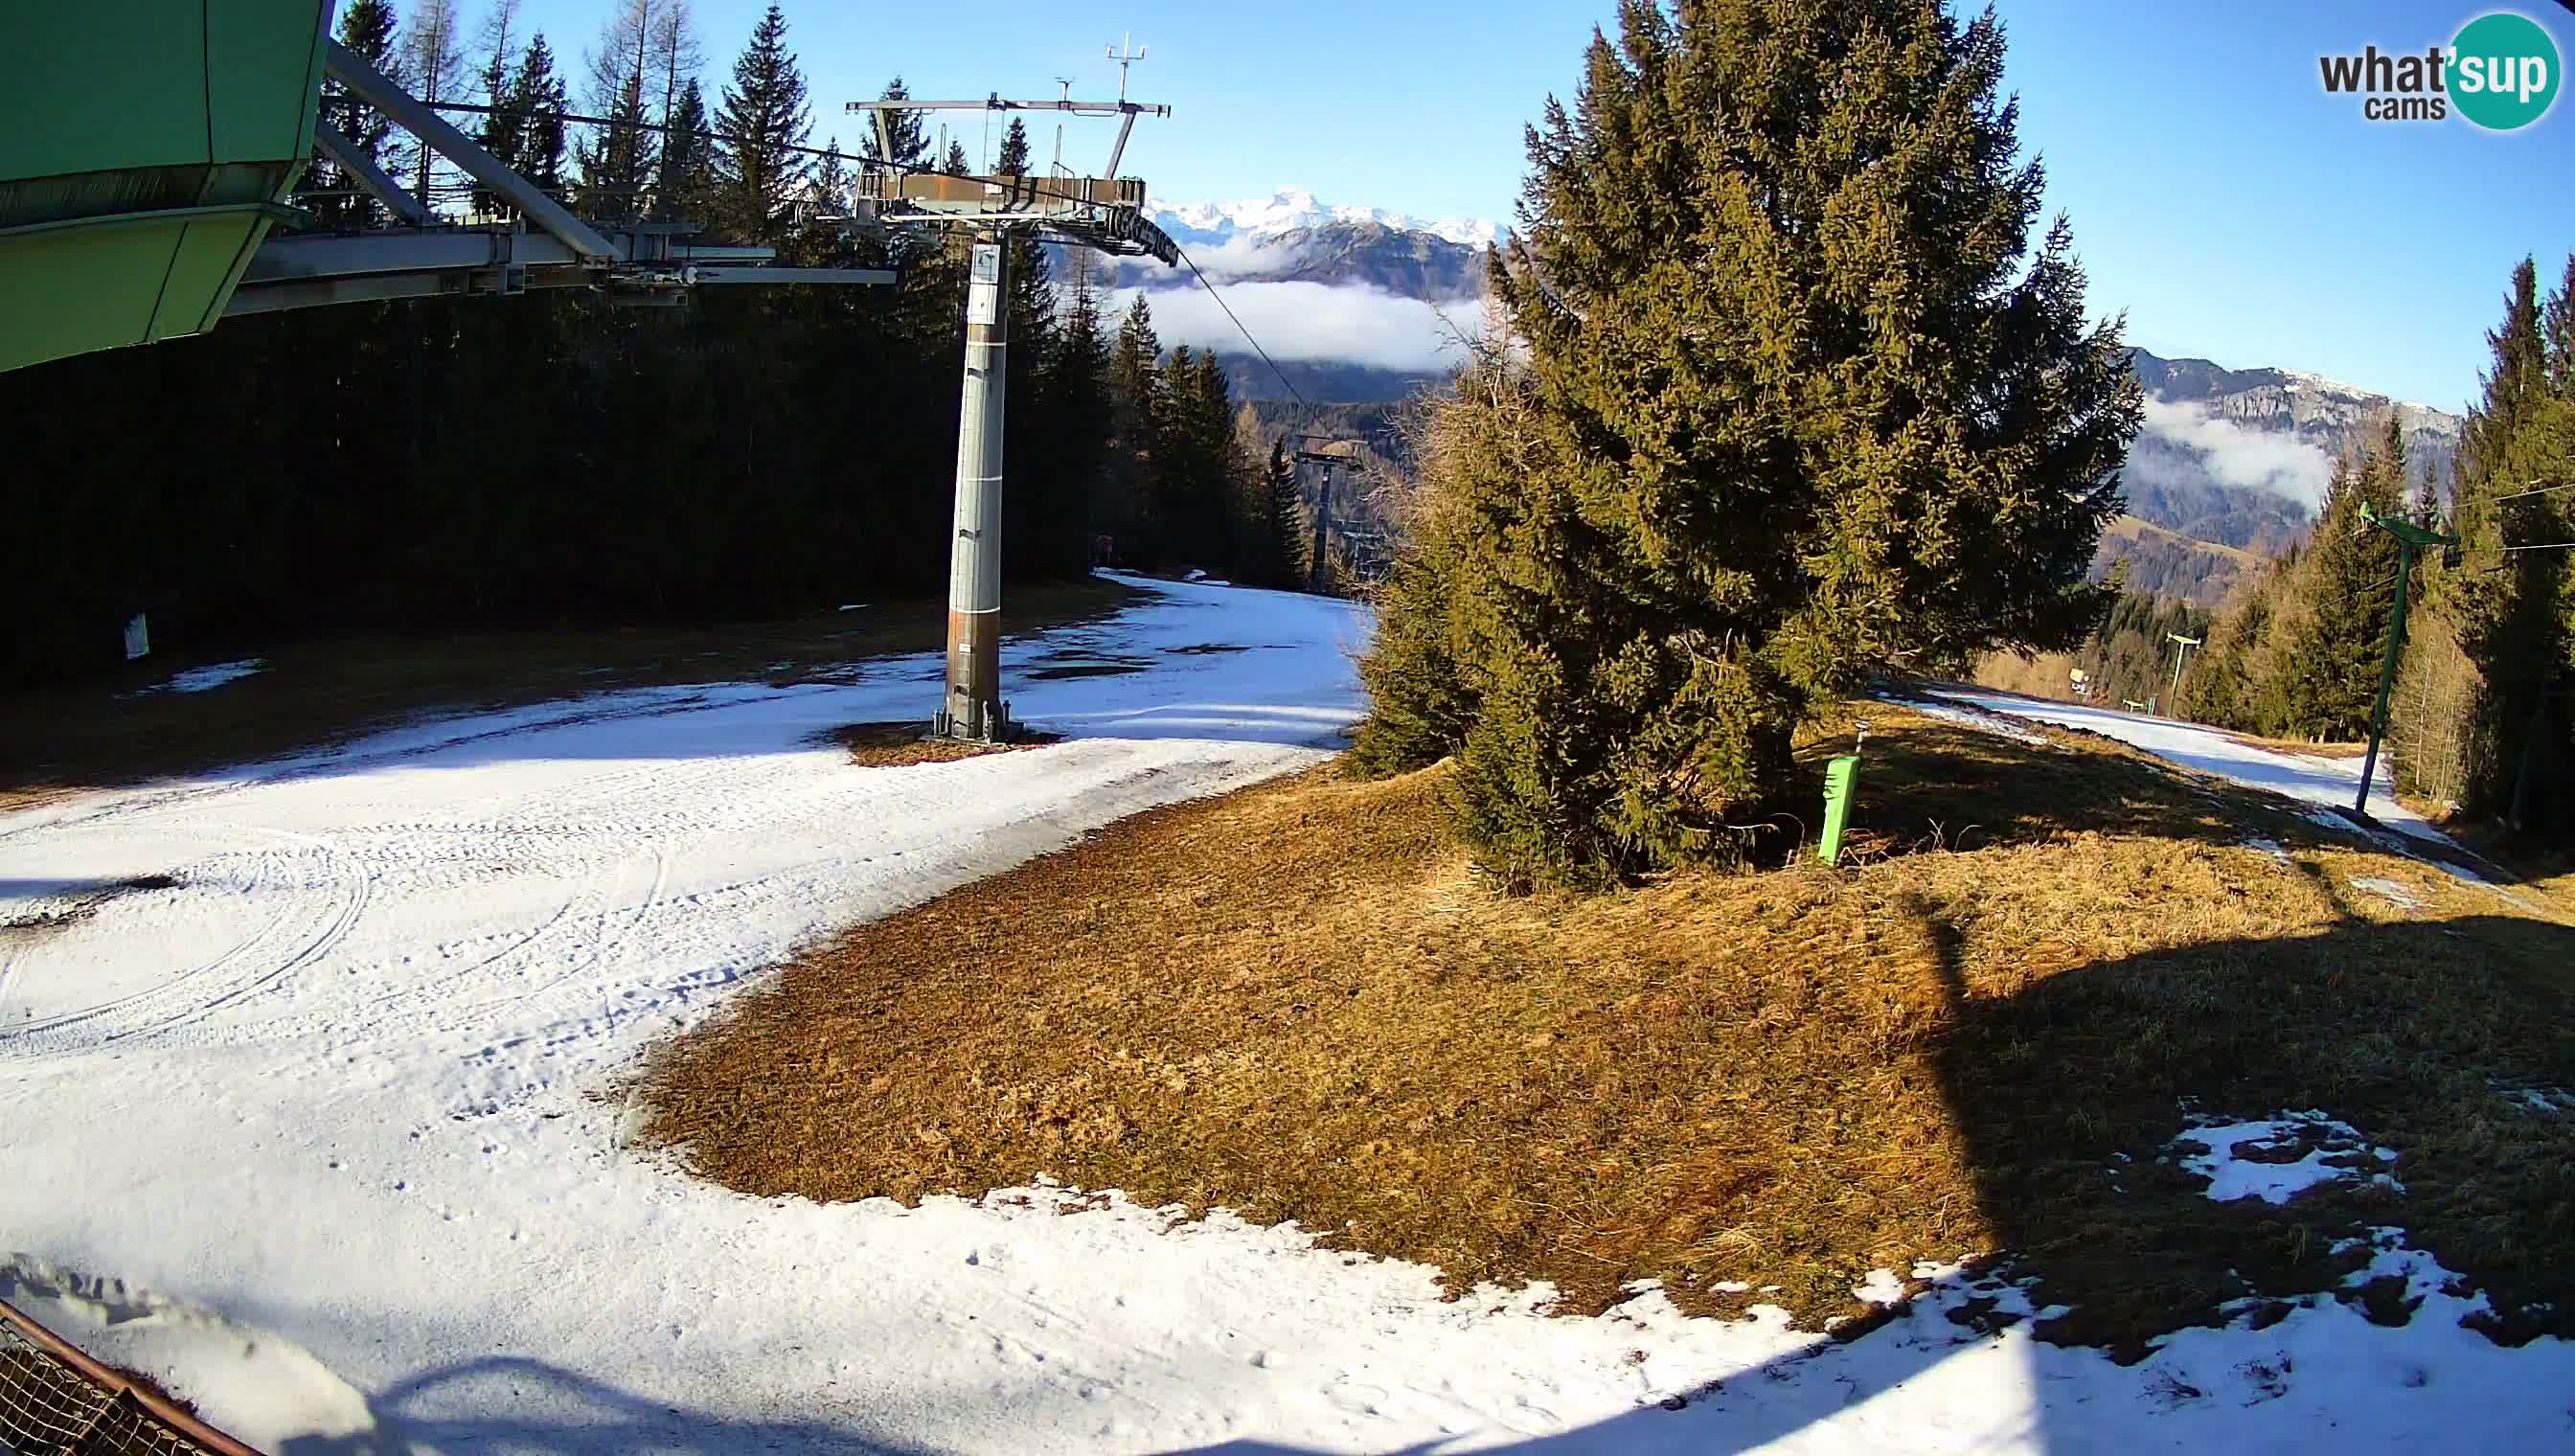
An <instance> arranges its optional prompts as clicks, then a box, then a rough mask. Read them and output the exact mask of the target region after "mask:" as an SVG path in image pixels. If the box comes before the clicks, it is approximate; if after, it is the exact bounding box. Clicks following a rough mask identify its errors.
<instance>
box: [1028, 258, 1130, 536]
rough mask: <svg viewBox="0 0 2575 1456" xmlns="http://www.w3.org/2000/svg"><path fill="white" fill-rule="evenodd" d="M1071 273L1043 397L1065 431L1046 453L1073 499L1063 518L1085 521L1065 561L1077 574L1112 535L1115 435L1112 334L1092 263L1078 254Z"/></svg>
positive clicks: (1042, 384) (1062, 487)
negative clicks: (1096, 541) (1108, 495)
mask: <svg viewBox="0 0 2575 1456" xmlns="http://www.w3.org/2000/svg"><path fill="white" fill-rule="evenodd" d="M1070 267H1071V271H1072V279H1071V281H1070V283H1069V285H1068V286H1067V288H1066V289H1065V294H1064V304H1063V310H1062V312H1061V314H1060V315H1059V316H1058V318H1057V321H1056V323H1055V326H1054V328H1053V330H1052V337H1053V339H1054V341H1055V344H1054V348H1052V349H1051V350H1049V351H1048V354H1047V357H1046V359H1045V361H1044V363H1043V366H1042V367H1043V368H1044V370H1045V371H1046V373H1045V378H1044V379H1043V380H1042V381H1041V382H1040V384H1039V393H1040V394H1041V395H1042V396H1043V397H1044V398H1045V399H1046V401H1047V410H1048V415H1049V417H1050V419H1052V420H1053V421H1054V422H1055V424H1056V428H1057V429H1058V431H1060V432H1061V433H1060V434H1058V435H1057V437H1056V439H1055V441H1054V443H1053V446H1052V448H1051V449H1050V450H1049V452H1048V454H1049V455H1050V457H1051V458H1052V460H1053V461H1054V471H1053V474H1054V478H1055V480H1056V482H1057V488H1058V489H1060V490H1062V491H1064V492H1066V493H1067V496H1068V500H1067V501H1066V503H1065V514H1066V516H1067V517H1068V518H1069V519H1073V520H1078V521H1080V522H1081V523H1082V524H1081V528H1080V530H1081V535H1082V542H1081V544H1080V549H1079V554H1078V555H1074V554H1070V553H1069V554H1068V555H1067V557H1066V559H1065V565H1066V566H1067V567H1068V568H1069V569H1079V568H1080V567H1082V566H1084V565H1088V564H1091V562H1092V539H1093V538H1095V537H1098V536H1100V535H1103V534H1105V533H1108V532H1110V531H1111V530H1112V528H1111V526H1110V525H1109V522H1110V519H1111V516H1110V512H1109V510H1108V507H1107V503H1106V501H1105V499H1104V489H1105V482H1106V479H1107V475H1108V462H1109V434H1110V429H1111V419H1110V403H1109V335H1108V330H1107V327H1106V325H1105V323H1104V322H1103V320H1102V319H1101V316H1100V291H1099V289H1098V288H1096V287H1095V286H1094V285H1093V283H1092V269H1091V265H1090V262H1089V260H1088V259H1086V258H1084V257H1082V256H1081V255H1080V254H1076V255H1075V257H1074V258H1073V260H1072V262H1071V264H1070Z"/></svg>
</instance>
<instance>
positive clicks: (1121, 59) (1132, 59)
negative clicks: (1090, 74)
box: [1102, 30, 1145, 101]
mask: <svg viewBox="0 0 2575 1456" xmlns="http://www.w3.org/2000/svg"><path fill="white" fill-rule="evenodd" d="M1102 49H1103V50H1106V51H1107V52H1108V53H1109V59H1111V60H1113V61H1116V62H1117V63H1118V99H1119V100H1121V101H1124V100H1126V99H1127V68H1128V67H1129V66H1132V65H1134V64H1136V63H1137V62H1138V61H1141V60H1143V59H1145V47H1143V46H1140V45H1138V44H1136V32H1134V31H1132V30H1131V31H1129V32H1127V33H1126V35H1124V36H1122V37H1120V38H1119V41H1118V44H1116V45H1114V46H1104V47H1102Z"/></svg>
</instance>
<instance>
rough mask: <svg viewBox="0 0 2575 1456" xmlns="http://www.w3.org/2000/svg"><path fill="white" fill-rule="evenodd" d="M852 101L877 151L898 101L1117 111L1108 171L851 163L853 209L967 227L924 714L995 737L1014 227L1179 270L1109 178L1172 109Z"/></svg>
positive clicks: (999, 720)
mask: <svg viewBox="0 0 2575 1456" xmlns="http://www.w3.org/2000/svg"><path fill="white" fill-rule="evenodd" d="M1120 90H1121V92H1122V94H1121V95H1120V97H1119V99H1118V100H1116V101H1076V100H1073V99H1071V98H1070V97H1066V98H1063V99H1059V100H1052V101H1006V100H1004V99H1002V98H1001V97H1000V96H998V95H995V96H990V97H986V98H985V99H984V100H982V101H914V100H910V99H908V98H907V99H901V100H883V101H853V102H851V103H849V105H848V107H847V108H846V109H847V110H849V111H851V112H869V113H873V114H874V115H873V120H874V123H875V128H876V134H877V155H878V156H880V157H884V158H891V157H892V156H893V155H894V145H893V138H892V136H891V135H890V128H889V126H888V125H887V116H888V114H889V113H892V112H902V111H982V112H987V113H990V112H996V111H1011V112H1018V111H1032V112H1050V111H1051V112H1056V113H1058V114H1060V115H1065V116H1097V117H1112V116H1114V117H1117V118H1118V120H1119V128H1118V141H1117V145H1116V147H1115V148H1114V149H1113V150H1112V151H1111V152H1110V157H1109V169H1108V170H1109V172H1110V174H1111V175H1109V176H1106V177H1077V176H1073V175H1070V174H1068V173H1065V172H1064V171H1063V170H1062V169H1061V168H1059V169H1057V171H1056V173H1055V175H1051V176H1045V177H1019V176H1013V175H1011V174H1009V173H1000V174H989V175H981V176H968V177H957V176H951V175H949V174H947V173H941V172H928V171H918V170H911V169H906V168H902V167H900V166H895V165H889V164H888V163H885V162H877V163H872V164H868V165H867V166H866V169H865V170H864V171H862V172H861V173H860V174H859V206H860V208H861V210H863V211H865V212H868V213H871V214H873V216H874V217H875V219H876V221H877V222H879V223H881V224H886V225H912V226H922V227H931V228H937V229H940V230H942V231H959V232H964V233H966V234H967V235H968V236H969V237H970V238H971V239H972V240H973V241H972V244H971V247H972V250H973V251H972V254H971V256H970V260H969V268H968V273H967V284H966V378H965V389H964V391H963V393H962V394H961V396H960V398H959V401H958V408H957V510H956V518H955V519H956V525H955V531H954V534H953V535H952V537H951V538H950V543H949V551H950V555H949V567H948V683H947V691H946V694H945V696H944V697H943V698H942V700H941V703H940V707H939V711H938V713H937V714H935V715H934V716H933V717H932V719H931V725H930V730H931V733H932V734H933V735H934V736H937V737H948V738H965V739H969V740H972V741H976V742H1001V741H1005V740H1007V739H1009V738H1011V737H1013V736H1014V735H1015V733H1016V728H1017V726H1016V725H1014V724H1013V723H1012V722H1011V712H1010V705H1009V704H1008V703H1006V702H1004V701H1003V699H1002V631H1001V628H1002V534H1001V533H1002V478H1003V476H1002V419H1003V412H1004V409H1005V408H1006V406H1007V403H1008V402H1007V401H1006V399H1005V398H1004V396H1005V394H1006V393H1007V390H1008V385H1009V380H1010V374H1009V371H1008V368H1007V360H1008V358H1009V351H1010V318H1011V316H1010V297H1011V289H1010V283H1011V277H1010V272H1011V245H1012V243H1013V241H1014V240H1015V239H1016V238H1017V237H1019V236H1021V235H1027V236H1031V237H1034V238H1036V239H1038V240H1040V241H1042V242H1048V243H1056V244H1060V245H1064V246H1067V247H1077V248H1089V249H1091V250H1093V251H1095V252H1099V253H1106V254H1111V255H1113V256H1124V257H1143V258H1155V259H1159V260H1161V261H1162V262H1163V263H1164V264H1166V265H1169V266H1174V267H1177V266H1178V265H1179V263H1180V249H1179V248H1178V247H1177V246H1176V245H1175V244H1174V243H1173V242H1172V240H1171V238H1170V236H1169V235H1167V234H1165V233H1164V232H1163V230H1162V229H1161V228H1158V227H1156V226H1155V225H1154V224H1153V223H1152V222H1150V221H1148V220H1147V219H1146V217H1145V184H1144V182H1143V180H1142V179H1139V178H1134V177H1120V176H1117V175H1116V173H1117V169H1118V163H1119V161H1120V160H1121V159H1122V158H1124V157H1125V156H1126V152H1127V137H1128V134H1129V132H1131V131H1132V130H1134V128H1135V125H1136V118H1138V117H1140V116H1157V117H1162V116H1170V115H1171V114H1172V109H1171V108H1170V107H1168V106H1149V105H1145V104H1143V103H1140V102H1134V101H1129V100H1127V99H1126V97H1125V95H1124V94H1123V92H1124V90H1125V88H1124V87H1121V88H1120Z"/></svg>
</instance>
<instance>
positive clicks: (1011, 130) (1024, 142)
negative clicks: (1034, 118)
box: [993, 116, 1029, 177]
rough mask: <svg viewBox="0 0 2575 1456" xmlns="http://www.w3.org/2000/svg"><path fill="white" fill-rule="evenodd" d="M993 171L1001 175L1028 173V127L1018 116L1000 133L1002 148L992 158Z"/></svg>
mask: <svg viewBox="0 0 2575 1456" xmlns="http://www.w3.org/2000/svg"><path fill="white" fill-rule="evenodd" d="M993 171H994V173H995V174H996V175H999V176H1003V177H1026V176H1028V175H1029V128H1028V123H1026V122H1024V121H1022V120H1020V119H1019V118H1018V117H1016V116H1015V117H1012V118H1011V124H1010V126H1009V127H1008V128H1007V129H1005V130H1004V131H1003V133H1002V150H1001V152H1000V153H999V154H998V155H996V156H995V157H994V158H993Z"/></svg>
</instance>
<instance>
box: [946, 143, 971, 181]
mask: <svg viewBox="0 0 2575 1456" xmlns="http://www.w3.org/2000/svg"><path fill="white" fill-rule="evenodd" d="M939 170H940V171H942V172H945V173H947V174H948V175H949V176H951V177H963V176H965V175H967V174H968V173H970V172H973V171H974V170H975V167H974V164H973V163H971V162H968V161H967V160H966V144H965V143H964V142H961V141H959V140H957V139H956V138H955V137H951V138H949V139H948V155H947V157H945V158H944V159H942V160H941V162H940V164H939Z"/></svg>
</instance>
